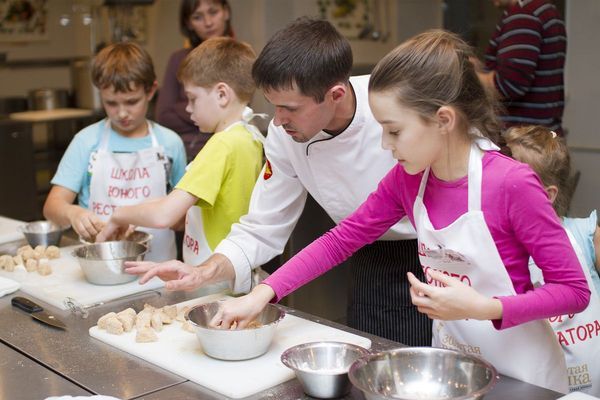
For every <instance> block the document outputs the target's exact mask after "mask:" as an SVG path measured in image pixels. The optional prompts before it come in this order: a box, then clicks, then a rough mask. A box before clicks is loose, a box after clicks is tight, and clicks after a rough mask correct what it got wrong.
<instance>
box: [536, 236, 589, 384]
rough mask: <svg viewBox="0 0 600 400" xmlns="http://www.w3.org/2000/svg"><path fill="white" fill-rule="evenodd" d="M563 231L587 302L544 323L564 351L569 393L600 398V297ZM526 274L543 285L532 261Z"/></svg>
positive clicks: (581, 258)
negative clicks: (579, 270)
mask: <svg viewBox="0 0 600 400" xmlns="http://www.w3.org/2000/svg"><path fill="white" fill-rule="evenodd" d="M565 231H566V232H567V235H568V236H569V239H570V240H571V244H572V245H573V248H574V249H575V253H577V258H578V259H579V262H580V263H581V265H582V269H583V273H584V274H585V278H586V280H587V283H588V285H589V287H590V291H591V292H592V293H591V295H590V303H589V304H588V306H587V307H586V309H585V310H583V311H582V312H580V313H577V314H567V315H559V316H557V317H551V318H548V322H550V326H551V327H552V329H553V330H554V333H555V334H556V338H557V339H558V343H560V345H561V346H562V348H563V351H564V352H565V358H566V362H567V375H568V377H569V391H571V392H575V391H578V392H584V393H588V394H590V395H592V396H600V321H599V320H600V297H599V296H598V292H597V291H596V287H595V286H594V283H593V282H592V277H591V276H590V271H588V269H587V267H586V262H587V261H585V258H584V257H583V256H582V254H583V253H582V251H581V248H580V247H579V244H578V243H577V241H576V240H575V238H574V237H573V235H572V234H571V232H569V230H568V229H566V228H565ZM529 271H530V272H531V282H532V283H533V284H534V285H538V284H543V283H544V277H543V275H542V271H541V270H540V269H539V268H538V266H537V265H535V263H534V262H533V260H532V259H529Z"/></svg>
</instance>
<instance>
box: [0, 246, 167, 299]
mask: <svg viewBox="0 0 600 400" xmlns="http://www.w3.org/2000/svg"><path fill="white" fill-rule="evenodd" d="M75 247H77V246H69V247H62V248H61V249H60V254H61V257H60V258H57V259H54V260H50V266H51V267H52V273H51V274H50V275H47V276H42V275H40V274H38V273H37V272H26V271H22V270H21V271H13V272H8V271H4V270H0V276H3V277H5V278H9V279H13V280H15V281H17V282H19V283H20V284H21V290H22V291H23V292H25V293H27V294H29V295H31V296H34V297H37V298H38V299H40V300H42V301H45V302H46V303H48V304H51V305H53V306H55V307H58V308H60V309H63V310H67V309H68V307H67V306H66V305H65V304H64V300H65V298H66V297H71V298H73V299H75V300H76V301H77V303H78V304H79V305H81V306H86V305H91V304H94V303H98V302H105V301H109V300H114V299H116V298H119V297H122V296H128V295H131V294H135V293H139V292H142V291H145V290H152V289H158V288H161V287H163V286H164V282H163V281H161V280H160V279H158V278H153V279H152V280H151V281H149V282H148V283H146V284H145V285H140V284H139V283H138V281H137V280H135V281H133V282H129V283H125V284H123V285H110V286H103V285H93V284H91V283H89V282H88V281H87V280H86V279H85V277H84V276H83V272H82V271H81V267H80V266H79V262H78V261H77V259H75V258H74V257H73V256H71V251H72V250H73V249H74V248H75Z"/></svg>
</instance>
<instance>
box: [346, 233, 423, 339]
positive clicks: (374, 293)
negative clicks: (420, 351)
mask: <svg viewBox="0 0 600 400" xmlns="http://www.w3.org/2000/svg"><path fill="white" fill-rule="evenodd" d="M350 270H351V272H350V291H349V297H348V317H347V319H348V326H350V327H352V328H355V329H358V330H361V331H363V332H368V333H371V334H373V335H377V336H381V337H384V338H386V339H390V340H394V341H396V342H400V343H403V344H406V345H408V346H431V324H432V321H431V320H430V319H429V318H428V317H427V315H426V314H422V313H420V312H419V311H418V310H417V307H415V306H414V305H413V304H412V302H411V300H410V285H409V283H408V279H407V277H406V273H407V272H409V271H410V272H412V273H413V274H415V276H416V277H417V278H418V279H420V280H421V281H424V280H425V279H424V276H423V269H422V268H421V264H420V263H419V256H418V254H417V240H416V239H415V240H394V241H383V240H382V241H377V242H375V243H373V244H371V245H367V246H365V247H363V248H362V249H360V250H359V251H357V252H356V253H354V255H353V256H352V259H351V267H350Z"/></svg>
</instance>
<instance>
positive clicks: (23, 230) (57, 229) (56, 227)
mask: <svg viewBox="0 0 600 400" xmlns="http://www.w3.org/2000/svg"><path fill="white" fill-rule="evenodd" d="M36 224H37V225H41V224H48V225H50V226H52V227H53V229H52V230H48V231H42V232H36V231H32V230H28V229H27V228H28V227H31V226H33V225H36ZM68 228H69V227H68V226H67V227H63V226H60V225H58V224H55V223H54V222H51V221H43V220H40V221H31V222H28V223H26V224H23V225H19V226H18V227H17V230H18V231H19V232H21V233H33V234H37V235H43V234H46V233H53V232H62V231H65V230H67V229H68Z"/></svg>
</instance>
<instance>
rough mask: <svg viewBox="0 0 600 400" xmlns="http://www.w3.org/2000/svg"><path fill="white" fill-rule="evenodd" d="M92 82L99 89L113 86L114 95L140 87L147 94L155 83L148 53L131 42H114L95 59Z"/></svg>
mask: <svg viewBox="0 0 600 400" xmlns="http://www.w3.org/2000/svg"><path fill="white" fill-rule="evenodd" d="M92 82H93V83H94V85H95V86H96V87H97V88H98V89H106V88H110V87H112V88H113V89H114V91H115V92H129V91H132V90H134V89H136V88H137V87H140V86H141V87H143V88H144V91H145V92H146V93H149V92H150V91H151V90H152V87H153V86H154V83H155V82H156V73H155V72H154V65H153V64H152V58H151V57H150V54H148V52H147V51H146V50H144V48H143V47H142V46H140V45H139V44H137V43H134V42H119V43H113V44H110V45H108V46H106V47H104V48H103V49H102V50H100V52H99V53H98V54H97V55H96V57H94V61H93V63H92Z"/></svg>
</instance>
